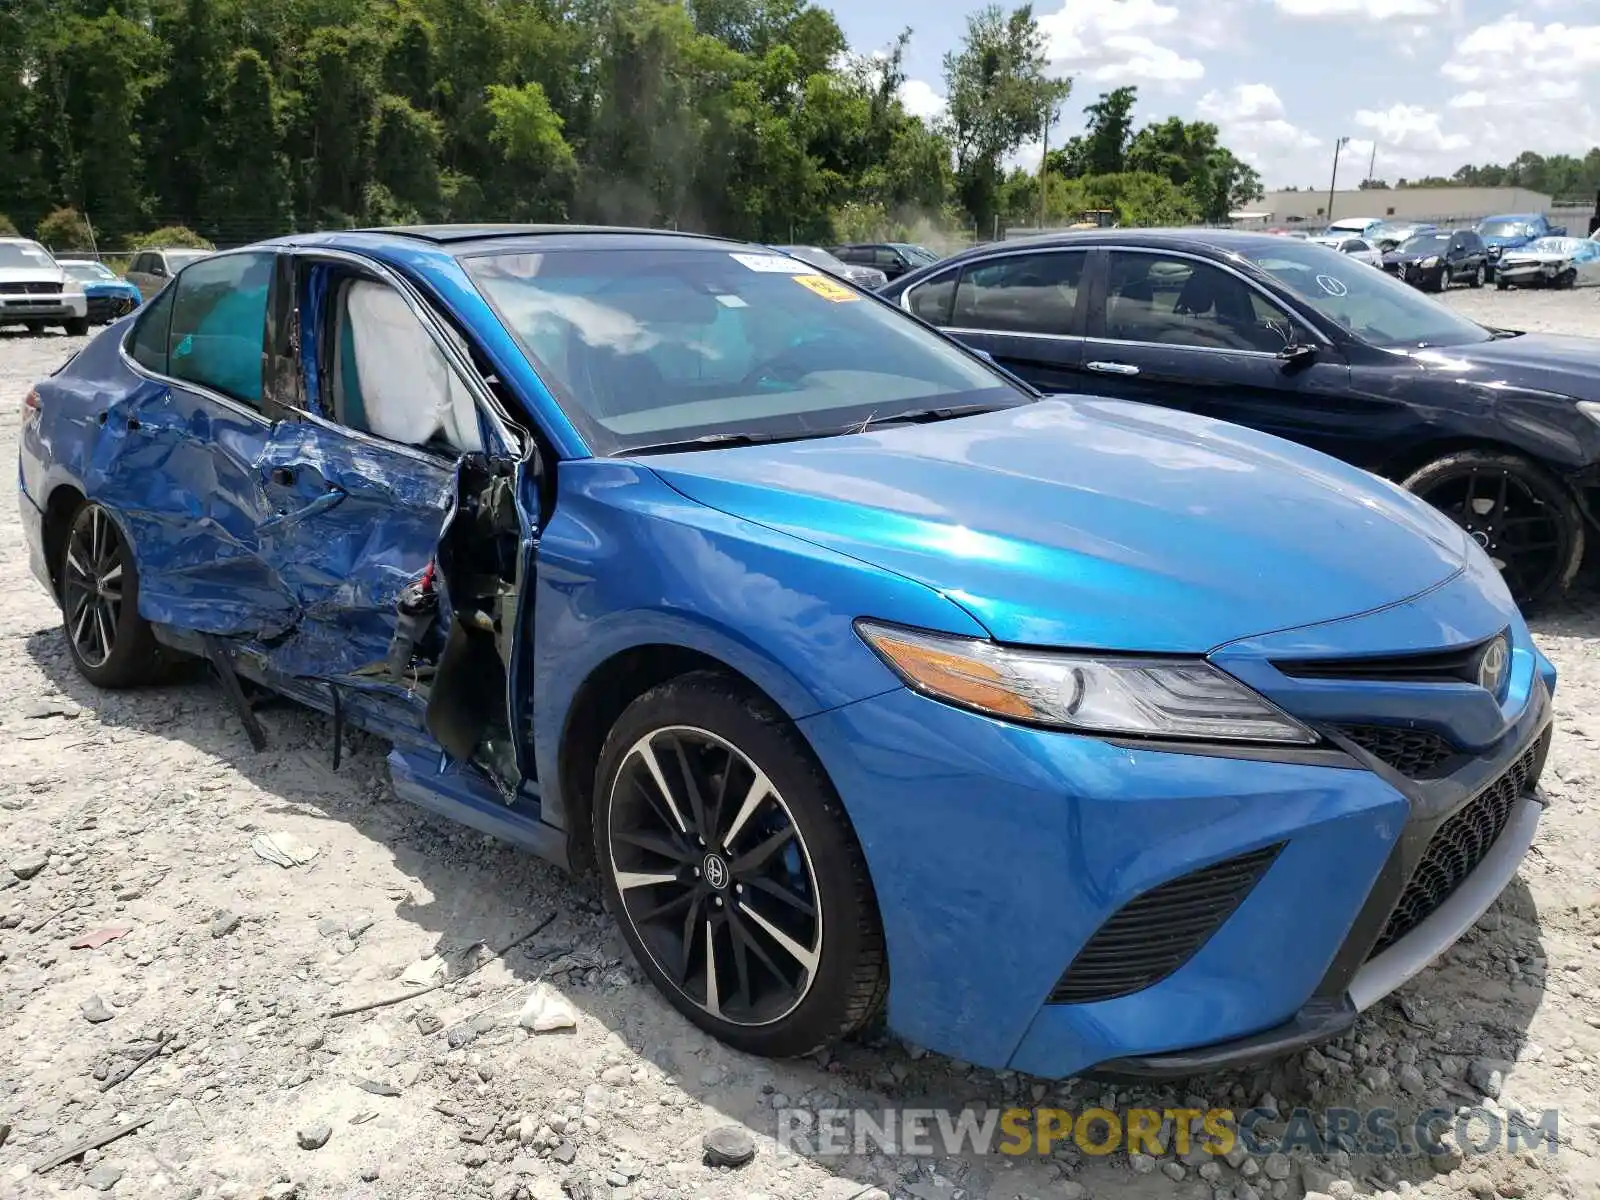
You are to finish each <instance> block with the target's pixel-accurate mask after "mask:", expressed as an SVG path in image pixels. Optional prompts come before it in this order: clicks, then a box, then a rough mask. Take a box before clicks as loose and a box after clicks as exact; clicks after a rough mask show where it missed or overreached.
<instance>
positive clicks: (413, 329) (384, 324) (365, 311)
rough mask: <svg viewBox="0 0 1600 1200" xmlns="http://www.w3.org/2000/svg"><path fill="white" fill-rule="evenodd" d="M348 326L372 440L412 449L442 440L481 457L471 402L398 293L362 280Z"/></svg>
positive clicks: (352, 295) (349, 300) (354, 289)
mask: <svg viewBox="0 0 1600 1200" xmlns="http://www.w3.org/2000/svg"><path fill="white" fill-rule="evenodd" d="M345 319H346V320H347V321H349V322H350V340H351V343H352V346H353V349H354V352H355V366H356V378H357V379H358V380H359V381H360V388H361V405H362V408H363V409H365V415H366V425H367V431H368V432H369V433H373V434H375V435H377V436H378V437H381V438H387V439H389V440H390V441H393V442H403V443H405V444H407V445H411V446H425V445H427V443H428V442H429V440H430V439H432V438H434V437H436V436H438V435H440V434H442V435H443V436H444V437H445V438H446V440H448V441H449V443H450V444H451V445H452V446H454V447H455V448H456V449H457V450H463V451H477V450H482V449H483V439H482V437H481V436H480V435H479V432H478V419H477V412H476V409H475V408H474V406H473V402H472V394H471V393H470V392H468V391H467V388H466V385H465V384H464V383H462V382H461V379H460V377H459V376H457V374H456V373H455V371H454V370H452V369H451V367H450V364H449V361H448V360H447V359H446V358H445V356H444V354H443V353H442V352H441V351H440V350H439V348H438V346H436V345H435V344H434V342H433V339H432V338H430V337H429V336H428V333H427V331H426V330H425V329H423V327H422V325H421V324H420V323H419V322H418V321H417V318H416V316H415V315H414V314H413V313H412V312H411V309H410V308H409V307H408V306H407V304H406V302H405V300H404V299H403V298H402V297H401V296H400V294H399V293H398V292H396V291H395V290H394V289H393V288H390V287H387V286H386V285H384V284H381V283H374V282H372V281H370V280H365V279H361V280H357V281H356V282H354V283H352V284H351V285H350V286H349V288H348V289H347V290H346V292H345Z"/></svg>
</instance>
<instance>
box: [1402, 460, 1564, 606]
mask: <svg viewBox="0 0 1600 1200" xmlns="http://www.w3.org/2000/svg"><path fill="white" fill-rule="evenodd" d="M1405 487H1406V488H1407V489H1408V490H1410V491H1412V492H1415V493H1416V494H1417V495H1418V496H1421V497H1422V498H1423V499H1424V500H1426V501H1428V503H1430V504H1432V505H1433V506H1434V507H1435V508H1438V509H1441V510H1442V511H1443V512H1445V513H1447V514H1448V515H1449V516H1450V517H1451V518H1452V519H1454V520H1455V522H1456V524H1458V525H1460V526H1461V527H1462V528H1463V529H1465V530H1466V531H1467V532H1468V533H1469V534H1471V535H1472V537H1473V539H1474V540H1475V541H1476V542H1477V543H1478V545H1480V546H1482V547H1483V548H1484V550H1485V551H1486V552H1487V553H1488V555H1489V557H1490V559H1491V560H1493V562H1494V564H1495V566H1497V567H1499V568H1500V573H1501V575H1502V576H1503V577H1504V578H1505V581H1506V586H1507V587H1508V588H1510V589H1511V594H1512V595H1513V596H1515V597H1516V600H1517V603H1518V604H1522V605H1525V606H1529V607H1532V606H1534V605H1537V604H1540V603H1542V602H1544V601H1546V600H1551V599H1554V598H1555V597H1556V596H1558V595H1560V594H1561V592H1563V591H1564V590H1566V588H1567V587H1568V585H1570V584H1571V583H1572V579H1573V577H1574V576H1575V575H1576V574H1577V573H1578V567H1579V566H1580V565H1581V563H1582V562H1583V545H1584V530H1583V514H1582V513H1581V512H1580V511H1579V509H1578V504H1577V501H1576V500H1575V499H1573V496H1572V494H1571V492H1570V491H1569V490H1568V489H1567V488H1566V487H1565V485H1563V484H1562V483H1561V482H1560V481H1559V480H1558V479H1556V478H1555V477H1554V476H1552V475H1551V474H1550V473H1549V472H1548V471H1545V470H1544V469H1542V468H1541V467H1538V466H1536V465H1535V464H1533V463H1531V462H1529V461H1528V460H1527V459H1524V458H1519V457H1518V456H1517V455H1514V454H1496V453H1492V452H1489V451H1483V450H1463V451H1461V452H1460V453H1458V454H1449V455H1446V456H1445V457H1444V458H1441V459H1439V460H1438V461H1436V462H1432V463H1429V464H1428V465H1427V466H1425V467H1423V468H1422V469H1421V470H1420V471H1417V472H1416V473H1415V474H1413V475H1412V476H1411V477H1410V478H1408V479H1406V480H1405Z"/></svg>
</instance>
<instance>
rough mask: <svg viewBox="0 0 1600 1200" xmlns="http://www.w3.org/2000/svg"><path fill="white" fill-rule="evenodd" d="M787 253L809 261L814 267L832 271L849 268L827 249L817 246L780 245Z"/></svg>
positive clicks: (802, 260) (780, 248)
mask: <svg viewBox="0 0 1600 1200" xmlns="http://www.w3.org/2000/svg"><path fill="white" fill-rule="evenodd" d="M778 249H779V250H782V251H783V252H784V253H785V254H788V255H790V256H792V257H794V258H798V259H799V260H800V261H801V262H808V263H810V264H811V265H812V266H813V267H826V268H827V269H828V270H830V271H843V270H847V269H848V268H847V267H846V266H845V265H844V264H843V263H842V262H840V261H839V260H838V259H837V258H835V257H834V256H833V255H831V254H829V253H828V252H827V251H826V250H823V249H820V248H819V247H817V246H779V247H778Z"/></svg>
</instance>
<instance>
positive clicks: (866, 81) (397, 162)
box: [0, 0, 1253, 245]
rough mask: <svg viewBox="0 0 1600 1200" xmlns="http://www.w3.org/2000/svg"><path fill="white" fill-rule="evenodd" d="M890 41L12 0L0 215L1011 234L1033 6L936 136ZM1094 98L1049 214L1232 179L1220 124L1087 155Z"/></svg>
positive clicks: (662, 5)
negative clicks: (1011, 163) (909, 91)
mask: <svg viewBox="0 0 1600 1200" xmlns="http://www.w3.org/2000/svg"><path fill="white" fill-rule="evenodd" d="M908 36H909V35H908ZM904 46H905V39H904V38H902V39H901V42H900V44H899V45H898V46H896V47H893V48H891V49H890V50H889V51H888V52H887V53H876V54H870V55H852V54H851V53H849V48H848V47H847V46H846V44H845V39H844V36H843V34H842V33H841V31H840V29H839V26H838V23H837V22H836V21H835V19H834V18H833V16H832V15H831V14H830V13H829V12H828V11H826V10H824V9H822V8H818V7H815V6H813V5H811V4H809V3H807V2H806V0H8V3H6V4H5V5H4V6H0V213H5V214H8V215H9V216H10V218H11V219H12V221H13V222H14V223H15V224H16V226H18V227H20V228H22V229H24V230H27V231H33V230H36V229H38V227H39V225H40V223H41V222H42V221H45V222H47V226H46V227H47V228H48V229H50V230H51V231H52V232H55V233H56V234H57V235H58V238H64V239H66V240H73V239H72V238H71V236H70V235H71V231H72V230H73V229H74V227H75V226H74V224H73V220H72V218H71V217H70V216H67V215H59V214H58V215H57V216H56V217H55V219H54V223H53V224H52V223H49V221H48V220H47V219H48V218H49V216H50V214H52V213H56V212H57V210H59V209H62V208H70V209H72V210H76V211H78V212H82V213H84V214H87V216H88V217H89V218H90V220H91V221H92V222H93V227H94V231H95V233H96V234H97V235H98V236H99V237H100V239H101V240H102V241H103V242H105V243H108V244H117V245H128V244H131V242H132V240H133V239H134V238H135V237H136V236H137V235H139V234H141V233H143V232H145V231H148V230H150V229H151V228H152V227H154V226H158V225H180V226H187V227H189V228H191V229H193V230H195V231H197V232H198V233H199V234H200V235H202V236H205V237H208V238H211V239H213V240H216V241H239V240H245V239H251V238H257V237H262V236H267V235H270V234H273V233H278V232H284V231H288V230H290V229H294V228H308V227H328V226H343V225H353V224H378V223H393V222H410V221H435V220H443V221H478V220H492V221H522V220H581V221H603V222H626V223H636V224H647V225H655V226H663V227H673V226H675V227H679V228H685V229H708V230H714V231H717V232H721V233H725V234H730V235H736V236H745V237H752V238H760V239H765V240H801V241H804V240H815V241H827V240H829V239H832V238H847V237H865V236H885V235H888V234H890V233H892V232H893V231H894V230H895V229H896V228H899V229H902V230H903V229H905V228H906V227H908V226H910V225H912V224H913V223H914V222H919V221H922V222H931V223H933V224H935V225H938V226H943V227H945V228H951V229H955V228H963V227H964V228H967V229H973V228H976V229H978V230H981V231H983V232H984V233H986V234H987V233H988V232H989V231H990V229H991V226H992V225H994V224H997V223H998V222H1000V221H1004V222H1007V223H1011V222H1014V221H1020V220H1025V221H1028V222H1030V223H1031V221H1032V220H1034V219H1036V218H1037V215H1038V212H1039V204H1038V180H1037V178H1036V177H1034V176H1032V175H1031V174H1027V173H1021V172H1012V173H1010V174H1009V175H1008V174H1007V172H1006V170H1005V166H1004V164H1005V163H1006V162H1007V161H1008V160H1010V159H1011V158H1012V157H1013V156H1014V155H1015V153H1016V151H1017V150H1018V148H1019V147H1020V146H1022V145H1023V144H1024V143H1026V142H1028V141H1030V140H1033V139H1034V138H1036V137H1037V135H1038V131H1039V128H1040V125H1041V122H1042V120H1043V116H1044V114H1045V112H1046V111H1050V112H1059V110H1060V107H1061V105H1062V102H1063V101H1064V100H1065V99H1066V96H1067V93H1068V89H1069V85H1068V83H1067V81H1063V80H1057V79H1053V78H1050V77H1049V76H1048V75H1047V73H1046V66H1047V63H1046V56H1045V53H1044V39H1043V37H1042V35H1041V33H1040V31H1039V28H1038V25H1037V23H1036V22H1035V20H1034V18H1033V15H1032V13H1031V10H1029V9H1028V8H1026V7H1024V8H1020V9H1017V10H1015V11H1013V12H1009V13H1008V12H1005V11H1002V10H1001V9H1000V8H998V7H994V8H989V9H985V10H983V11H982V12H979V13H977V14H975V15H974V16H973V18H972V19H971V21H970V22H969V29H968V35H967V38H966V40H965V42H964V43H963V45H962V46H961V47H960V48H959V49H957V50H956V51H954V52H953V53H951V54H950V55H949V56H947V59H946V62H945V73H946V81H945V82H946V87H947V91H948V94H949V97H950V107H949V112H948V113H947V114H946V115H945V116H944V117H943V118H941V119H939V120H938V121H935V122H931V123H930V122H925V121H923V120H920V119H918V118H917V117H915V116H913V115H911V114H910V113H908V112H907V111H906V109H905V108H904V106H903V105H902V103H901V101H900V99H899V89H900V86H901V84H902V83H903V82H904V78H903V75H902V71H901V65H900V64H901V51H902V50H903V49H904ZM1125 91H1127V96H1128V102H1129V103H1128V107H1131V95H1132V94H1131V90H1126V89H1125ZM1122 94H1123V93H1121V92H1119V93H1113V94H1112V97H1111V98H1112V99H1113V100H1115V99H1116V97H1119V96H1121V95H1122ZM1118 103H1120V101H1119V102H1118ZM1092 107H1093V106H1091V112H1090V120H1091V126H1090V131H1089V133H1088V134H1087V135H1086V138H1087V140H1088V142H1089V143H1091V144H1092V145H1091V146H1089V147H1085V148H1083V150H1082V153H1081V154H1080V156H1079V158H1078V159H1074V160H1072V161H1071V162H1066V163H1062V164H1055V165H1056V167H1057V168H1058V169H1054V170H1052V172H1051V173H1050V177H1051V191H1050V194H1049V196H1048V202H1047V204H1046V206H1045V207H1046V209H1047V214H1048V216H1049V217H1050V218H1051V219H1058V218H1059V217H1060V216H1062V215H1075V210H1081V209H1082V208H1085V207H1103V206H1113V207H1116V208H1117V209H1118V211H1119V215H1122V216H1123V217H1124V219H1127V220H1139V219H1141V217H1143V216H1145V215H1146V212H1147V211H1148V212H1154V213H1158V214H1159V216H1158V219H1193V218H1195V217H1202V216H1214V215H1215V214H1216V213H1217V212H1218V210H1221V211H1223V212H1225V211H1226V206H1227V204H1228V202H1229V196H1230V194H1239V193H1240V192H1241V188H1242V190H1243V191H1244V192H1248V191H1249V185H1250V181H1251V180H1252V179H1253V174H1252V175H1248V176H1246V175H1243V174H1241V173H1240V172H1239V171H1237V170H1233V169H1232V168H1228V166H1227V164H1228V163H1233V164H1235V166H1242V164H1237V160H1234V159H1233V158H1232V156H1231V155H1229V154H1227V152H1226V151H1225V150H1221V148H1220V147H1219V146H1217V144H1216V130H1215V128H1214V127H1210V126H1199V125H1195V126H1189V125H1185V124H1184V123H1183V122H1181V121H1176V120H1174V121H1171V122H1168V123H1167V124H1166V126H1160V127H1154V126H1153V127H1151V129H1150V130H1145V131H1141V132H1140V133H1139V134H1138V135H1136V136H1135V135H1132V134H1131V132H1130V130H1131V126H1130V127H1129V129H1124V130H1123V131H1122V134H1119V135H1118V136H1119V137H1121V136H1122V135H1126V137H1124V138H1123V141H1125V142H1127V144H1126V145H1125V146H1124V147H1123V149H1124V151H1125V153H1123V154H1121V155H1120V156H1119V155H1107V154H1106V153H1102V152H1101V151H1103V150H1104V149H1105V147H1106V145H1107V144H1108V143H1107V137H1106V135H1105V134H1104V131H1103V130H1100V131H1099V132H1097V129H1099V127H1098V126H1097V125H1096V122H1097V121H1099V122H1101V123H1102V124H1103V123H1104V120H1105V117H1104V116H1103V115H1102V116H1101V117H1096V115H1095V113H1094V112H1093V111H1092ZM1113 107H1116V105H1115V104H1114V105H1113ZM1123 116H1124V117H1125V116H1126V112H1125V111H1124V112H1123ZM1161 129H1166V133H1165V134H1162V133H1161V132H1160V130H1161ZM1152 131H1154V132H1152ZM1196 131H1198V133H1196ZM1207 131H1209V135H1207ZM1147 135H1148V137H1147ZM1141 139H1145V140H1146V141H1147V142H1148V143H1149V144H1148V146H1146V147H1145V149H1148V151H1149V152H1148V153H1145V152H1144V150H1142V149H1141V145H1142V143H1141ZM1079 141H1080V142H1082V141H1084V139H1079ZM1074 144H1076V143H1074ZM1069 149H1070V147H1069ZM1074 153H1078V151H1074ZM1219 155H1223V156H1226V158H1225V159H1224V158H1222V157H1219ZM1244 170H1245V171H1247V170H1248V169H1247V168H1245V169H1244ZM1230 171H1231V173H1229V172H1230ZM1224 176H1226V179H1225V178H1224ZM1202 177H1203V178H1202ZM1107 181H1109V182H1107ZM1069 185H1070V186H1069ZM1030 195H1031V199H1030Z"/></svg>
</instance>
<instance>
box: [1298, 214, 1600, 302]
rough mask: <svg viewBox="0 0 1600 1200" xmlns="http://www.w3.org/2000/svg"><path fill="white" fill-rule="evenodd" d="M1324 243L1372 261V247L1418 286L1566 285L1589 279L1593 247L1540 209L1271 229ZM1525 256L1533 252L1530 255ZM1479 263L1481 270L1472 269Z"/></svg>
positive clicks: (1366, 219)
mask: <svg viewBox="0 0 1600 1200" xmlns="http://www.w3.org/2000/svg"><path fill="white" fill-rule="evenodd" d="M1268 232H1271V233H1280V234H1283V233H1287V234H1289V235H1290V236H1295V237H1300V238H1303V239H1305V240H1308V241H1312V242H1315V243H1317V244H1319V245H1324V246H1329V247H1332V248H1334V249H1337V250H1340V251H1342V252H1344V253H1346V254H1350V255H1352V256H1353V257H1355V258H1357V259H1359V260H1360V261H1362V262H1373V253H1372V252H1373V251H1376V252H1377V256H1378V261H1377V262H1376V263H1375V264H1374V265H1381V266H1382V267H1383V268H1384V269H1385V270H1388V271H1390V272H1391V273H1393V274H1397V275H1399V276H1400V277H1401V278H1404V279H1407V280H1409V281H1410V282H1412V283H1415V284H1417V285H1418V286H1419V287H1425V288H1429V289H1430V290H1433V291H1439V290H1442V289H1443V288H1445V287H1448V286H1449V285H1450V284H1451V283H1452V282H1457V281H1460V282H1466V283H1470V284H1472V285H1473V286H1474V287H1482V286H1483V284H1484V283H1487V282H1491V281H1493V282H1496V283H1497V284H1498V285H1499V286H1500V287H1501V288H1502V289H1504V288H1506V287H1539V286H1553V287H1572V286H1574V285H1576V284H1582V283H1587V282H1590V280H1591V278H1592V277H1593V276H1594V272H1593V271H1591V270H1589V269H1588V268H1587V267H1586V264H1587V263H1588V262H1589V261H1590V259H1591V256H1592V255H1593V254H1594V253H1595V251H1594V249H1592V248H1585V247H1582V246H1581V245H1578V243H1581V242H1583V241H1585V240H1593V238H1591V239H1581V238H1568V237H1567V236H1566V235H1567V231H1566V229H1565V227H1563V226H1556V225H1551V224H1550V222H1549V219H1548V218H1546V217H1545V216H1543V215H1542V214H1540V213H1510V214H1505V215H1502V216H1493V217H1485V218H1484V219H1483V220H1482V221H1479V222H1478V224H1477V225H1476V226H1475V227H1474V228H1473V229H1470V230H1466V229H1458V230H1441V229H1440V228H1439V227H1438V226H1437V225H1430V224H1427V223H1425V222H1418V221H1385V220H1380V219H1379V218H1377V217H1343V218H1340V219H1339V220H1337V221H1334V222H1333V223H1332V224H1330V225H1329V226H1328V227H1327V228H1326V229H1324V230H1323V231H1322V232H1321V233H1315V234H1311V233H1306V232H1304V231H1298V230H1293V231H1291V230H1287V229H1273V230H1269V231H1268ZM1507 256H1510V258H1511V260H1512V264H1513V266H1514V270H1513V271H1512V273H1511V274H1510V275H1508V276H1506V277H1504V278H1503V279H1502V278H1500V277H1499V267H1500V262H1501V260H1502V259H1503V258H1505V257H1507ZM1530 256H1531V257H1530ZM1480 266H1481V267H1482V273H1481V275H1480V273H1479V270H1478V268H1479V267H1480Z"/></svg>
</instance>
